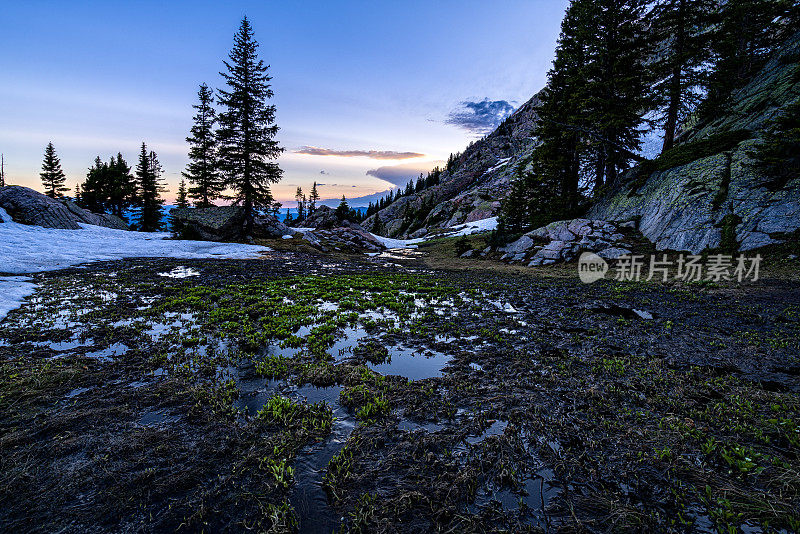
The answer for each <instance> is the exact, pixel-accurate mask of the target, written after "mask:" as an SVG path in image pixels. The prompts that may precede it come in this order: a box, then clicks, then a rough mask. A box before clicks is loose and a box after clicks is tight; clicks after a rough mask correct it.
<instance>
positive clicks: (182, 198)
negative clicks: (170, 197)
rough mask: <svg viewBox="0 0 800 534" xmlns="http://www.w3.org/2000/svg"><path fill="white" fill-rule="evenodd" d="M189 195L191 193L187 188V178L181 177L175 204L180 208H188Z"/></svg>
mask: <svg viewBox="0 0 800 534" xmlns="http://www.w3.org/2000/svg"><path fill="white" fill-rule="evenodd" d="M188 197H189V195H188V191H187V190H186V180H184V179H181V181H180V183H179V184H178V195H177V196H176V197H175V206H176V207H178V208H188V207H189V198H188Z"/></svg>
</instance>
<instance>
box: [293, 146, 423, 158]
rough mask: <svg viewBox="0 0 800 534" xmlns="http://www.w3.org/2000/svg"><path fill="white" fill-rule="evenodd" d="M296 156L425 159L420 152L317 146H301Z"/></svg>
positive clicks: (296, 151)
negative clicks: (341, 148)
mask: <svg viewBox="0 0 800 534" xmlns="http://www.w3.org/2000/svg"><path fill="white" fill-rule="evenodd" d="M294 153H295V154H305V155H307V156H340V157H344V158H358V157H361V158H370V159H413V158H422V157H425V154H420V153H419V152H395V151H394V150H333V149H331V148H320V147H316V146H301V147H300V148H298V149H296V150H294Z"/></svg>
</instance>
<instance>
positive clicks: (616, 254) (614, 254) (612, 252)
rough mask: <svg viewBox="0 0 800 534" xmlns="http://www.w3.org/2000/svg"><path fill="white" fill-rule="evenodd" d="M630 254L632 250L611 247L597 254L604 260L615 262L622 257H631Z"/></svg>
mask: <svg viewBox="0 0 800 534" xmlns="http://www.w3.org/2000/svg"><path fill="white" fill-rule="evenodd" d="M630 254H631V251H630V250H628V249H626V248H620V247H610V248H607V249H603V250H601V251H600V252H598V253H597V255H598V256H600V257H601V258H603V259H604V260H615V259H617V258H620V257H622V256H629V255H630Z"/></svg>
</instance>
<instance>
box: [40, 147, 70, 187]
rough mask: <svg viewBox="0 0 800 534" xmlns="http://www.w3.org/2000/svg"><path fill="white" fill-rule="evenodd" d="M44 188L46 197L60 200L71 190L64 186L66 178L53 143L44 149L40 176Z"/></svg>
mask: <svg viewBox="0 0 800 534" xmlns="http://www.w3.org/2000/svg"><path fill="white" fill-rule="evenodd" d="M39 177H40V178H41V179H42V185H43V186H44V190H45V195H47V196H49V197H50V198H60V197H63V196H64V191H69V188H68V187H66V186H65V185H64V182H65V181H66V176H65V175H64V171H63V170H62V169H61V161H60V160H59V159H58V156H57V155H56V149H55V147H53V143H47V147H45V149H44V162H42V172H41V173H40V174H39Z"/></svg>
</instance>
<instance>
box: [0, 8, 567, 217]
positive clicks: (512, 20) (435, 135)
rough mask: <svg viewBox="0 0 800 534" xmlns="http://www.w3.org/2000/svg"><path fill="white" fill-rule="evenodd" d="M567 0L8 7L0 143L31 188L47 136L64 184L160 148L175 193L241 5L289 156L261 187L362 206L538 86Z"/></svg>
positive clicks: (0, 17)
mask: <svg viewBox="0 0 800 534" xmlns="http://www.w3.org/2000/svg"><path fill="white" fill-rule="evenodd" d="M567 3H568V1H567V0H523V1H515V0H498V1H496V2H485V1H464V0H461V1H445V0H442V1H430V0H428V1H404V2H388V1H386V2H383V1H381V2H375V1H372V2H335V1H327V2H323V1H321V2H317V1H304V2H294V1H288V0H287V1H280V2H279V1H260V2H204V1H191V2H183V1H177V0H176V1H169V2H163V1H161V2H148V1H136V2H133V1H129V2H114V1H105V2H91V1H86V2H63V1H49V2H45V1H36V0H30V1H26V2H3V3H2V5H0V65H2V75H1V76H0V153H2V154H3V156H4V160H5V172H6V182H7V183H8V184H19V185H24V186H28V187H32V188H34V189H38V190H41V182H40V180H39V172H40V168H41V162H42V156H43V153H44V148H45V146H46V145H47V143H48V142H49V141H52V142H53V144H54V145H55V148H56V151H57V153H58V155H59V157H60V158H61V162H62V166H63V168H64V171H65V173H66V175H67V185H68V186H69V187H70V188H74V186H75V185H76V184H77V183H79V182H82V181H83V180H84V179H85V176H86V171H87V169H88V168H89V167H90V166H91V164H92V162H93V160H94V158H95V156H100V157H101V158H102V159H104V160H108V159H109V158H110V157H111V156H112V155H115V154H116V153H117V152H121V153H122V154H123V155H124V156H125V159H126V160H127V162H128V164H129V165H131V166H135V164H136V157H137V155H138V153H139V147H140V146H141V143H142V142H143V141H144V142H145V143H147V145H148V147H149V148H150V149H152V150H154V151H156V152H157V153H158V155H159V159H160V161H161V163H162V165H163V167H164V170H165V175H164V178H165V180H166V183H167V187H168V189H169V192H167V193H166V194H165V197H166V198H167V201H170V200H172V199H174V195H175V191H176V190H177V184H178V182H179V181H180V173H181V171H182V170H183V169H184V168H185V166H186V163H187V161H188V157H187V153H188V144H187V143H186V141H185V138H186V136H187V134H188V131H189V128H190V127H191V123H192V115H193V114H194V110H193V109H192V107H191V106H192V105H193V104H194V103H196V99H197V95H196V93H197V89H198V86H199V84H200V83H203V82H205V83H207V84H208V85H209V86H210V87H212V88H221V87H224V86H223V82H222V80H221V77H220V75H219V71H220V70H222V69H223V68H224V66H223V64H222V61H223V59H227V54H228V52H229V51H230V48H231V45H232V43H233V35H234V33H235V32H236V30H237V29H238V27H239V24H240V22H241V19H242V17H243V16H244V15H246V16H247V17H248V18H249V19H250V21H251V23H252V26H253V29H254V32H255V37H256V39H257V41H258V42H259V43H260V48H259V53H260V56H261V58H262V59H263V60H264V61H265V63H267V64H269V65H270V74H271V75H272V77H273V80H272V86H273V90H274V92H275V96H274V98H273V99H272V103H274V104H275V105H276V107H277V114H276V122H277V124H278V126H279V127H280V131H279V133H278V135H277V140H278V141H279V143H280V145H281V146H282V147H284V149H285V151H284V153H283V155H282V156H281V157H280V159H279V161H278V163H279V165H280V166H281V168H282V169H283V170H284V176H283V180H282V181H281V182H280V183H279V184H276V185H275V186H273V194H274V196H275V197H276V199H277V200H279V201H281V202H284V205H286V206H289V205H292V204H293V203H292V202H289V201H291V200H292V199H293V198H294V193H295V190H296V188H297V186H301V187H303V189H304V190H306V191H307V190H308V189H309V188H310V186H311V183H312V182H314V181H317V182H318V184H320V185H319V190H320V194H321V195H322V197H323V198H340V197H341V196H342V195H345V196H346V197H347V198H348V199H354V200H355V199H359V200H356V201H355V203H354V204H355V205H359V204H365V203H366V202H368V201H369V200H373V199H374V198H376V195H378V196H379V195H380V194H382V193H383V192H385V191H387V190H388V189H389V188H391V187H393V186H394V185H399V184H403V183H406V182H407V181H408V178H409V177H410V176H415V175H418V174H419V173H420V172H423V171H427V170H430V169H431V168H432V167H433V166H435V165H436V164H438V163H441V162H442V161H443V160H446V159H447V156H448V155H449V154H450V153H451V152H458V151H461V150H463V149H464V147H466V145H467V144H468V143H469V142H470V141H471V140H474V139H476V138H479V137H481V136H482V135H485V134H486V133H488V132H489V131H491V129H492V128H493V127H494V126H495V125H496V124H497V123H498V121H500V120H502V118H504V117H505V116H506V115H508V114H509V113H511V112H512V111H513V109H515V108H516V107H518V106H520V105H522V104H523V103H524V102H525V101H527V100H528V99H529V98H530V97H531V96H532V95H533V94H534V93H536V92H537V91H538V90H539V89H541V88H542V87H543V86H544V84H545V82H546V76H547V71H548V69H549V68H550V66H551V62H552V59H553V54H554V50H555V42H556V39H557V37H558V32H559V29H560V22H561V18H562V16H563V13H564V10H565V9H566V6H567Z"/></svg>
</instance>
